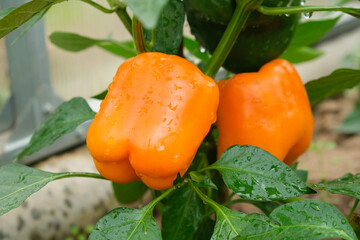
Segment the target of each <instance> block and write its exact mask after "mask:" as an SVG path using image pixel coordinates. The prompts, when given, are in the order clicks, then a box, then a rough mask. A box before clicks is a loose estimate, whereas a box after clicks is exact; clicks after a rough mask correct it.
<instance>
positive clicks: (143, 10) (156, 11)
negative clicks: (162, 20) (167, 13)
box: [124, 0, 169, 29]
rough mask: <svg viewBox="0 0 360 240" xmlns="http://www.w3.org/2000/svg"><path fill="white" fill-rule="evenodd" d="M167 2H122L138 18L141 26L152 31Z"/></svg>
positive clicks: (154, 0)
mask: <svg viewBox="0 0 360 240" xmlns="http://www.w3.org/2000/svg"><path fill="white" fill-rule="evenodd" d="M168 1H169V0H146V1H144V0H124V3H125V4H126V5H127V6H128V7H129V8H130V9H131V10H132V11H133V13H134V15H135V16H136V17H137V18H139V20H140V21H141V23H142V24H143V26H144V27H145V28H147V29H152V28H154V27H155V26H156V24H157V22H158V19H159V17H160V14H161V11H162V10H163V8H164V7H165V5H166V4H167V3H168Z"/></svg>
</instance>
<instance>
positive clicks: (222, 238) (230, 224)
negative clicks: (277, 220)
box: [211, 205, 277, 240]
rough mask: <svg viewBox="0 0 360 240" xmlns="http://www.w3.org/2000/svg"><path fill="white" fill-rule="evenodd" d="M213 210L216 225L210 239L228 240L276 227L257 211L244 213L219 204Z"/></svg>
mask: <svg viewBox="0 0 360 240" xmlns="http://www.w3.org/2000/svg"><path fill="white" fill-rule="evenodd" d="M215 212H216V225H215V229H214V233H213V235H212V237H211V240H228V239H233V238H235V237H237V236H247V235H252V234H255V233H257V232H266V231H269V230H271V229H273V228H275V227H277V225H275V224H274V223H272V221H271V220H270V219H269V218H268V217H266V216H265V215H263V214H259V213H252V214H245V213H242V212H236V211H233V210H230V209H228V208H226V207H224V206H221V205H217V207H216V208H215ZM269 239H270V238H269ZM274 239H275V238H274Z"/></svg>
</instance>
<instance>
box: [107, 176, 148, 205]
mask: <svg viewBox="0 0 360 240" xmlns="http://www.w3.org/2000/svg"><path fill="white" fill-rule="evenodd" d="M112 187H113V190H114V194H115V197H116V199H117V200H118V202H119V203H123V204H130V203H133V202H135V201H136V200H138V199H140V198H141V197H142V196H143V195H144V194H145V192H146V191H147V190H148V187H147V186H146V185H145V184H144V183H143V182H141V181H135V182H131V183H128V184H119V183H115V182H113V183H112Z"/></svg>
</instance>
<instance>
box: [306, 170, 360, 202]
mask: <svg viewBox="0 0 360 240" xmlns="http://www.w3.org/2000/svg"><path fill="white" fill-rule="evenodd" d="M313 187H314V188H315V189H318V190H325V191H328V192H330V193H334V194H343V195H348V196H352V197H355V198H357V199H360V173H358V174H355V175H353V174H351V173H347V174H345V175H344V176H343V177H341V178H338V179H335V180H332V181H329V182H321V183H318V184H314V185H313Z"/></svg>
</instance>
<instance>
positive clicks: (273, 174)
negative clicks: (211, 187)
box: [208, 145, 314, 200]
mask: <svg viewBox="0 0 360 240" xmlns="http://www.w3.org/2000/svg"><path fill="white" fill-rule="evenodd" d="M208 168H210V169H216V170H218V171H219V172H220V173H221V174H222V175H223V179H224V182H225V184H226V185H227V186H228V188H230V189H231V190H232V191H233V192H234V193H236V194H237V195H239V196H240V197H242V198H248V199H253V200H284V199H288V198H294V197H298V196H301V195H303V194H305V193H312V192H314V191H313V190H312V189H310V188H308V187H307V186H306V184H305V183H304V182H303V181H301V179H300V178H299V177H298V176H297V175H296V173H295V172H294V171H293V170H292V169H291V168H290V167H288V166H287V165H286V164H285V163H283V162H281V161H279V160H278V159H277V158H276V157H274V156H273V155H271V154H270V153H269V152H267V151H265V150H263V149H261V148H258V147H254V146H250V145H246V146H239V145H235V146H232V147H230V148H228V149H227V150H226V151H225V152H224V153H223V154H222V155H221V157H220V159H219V160H218V161H217V162H215V163H214V164H213V165H211V166H209V167H208Z"/></svg>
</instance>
